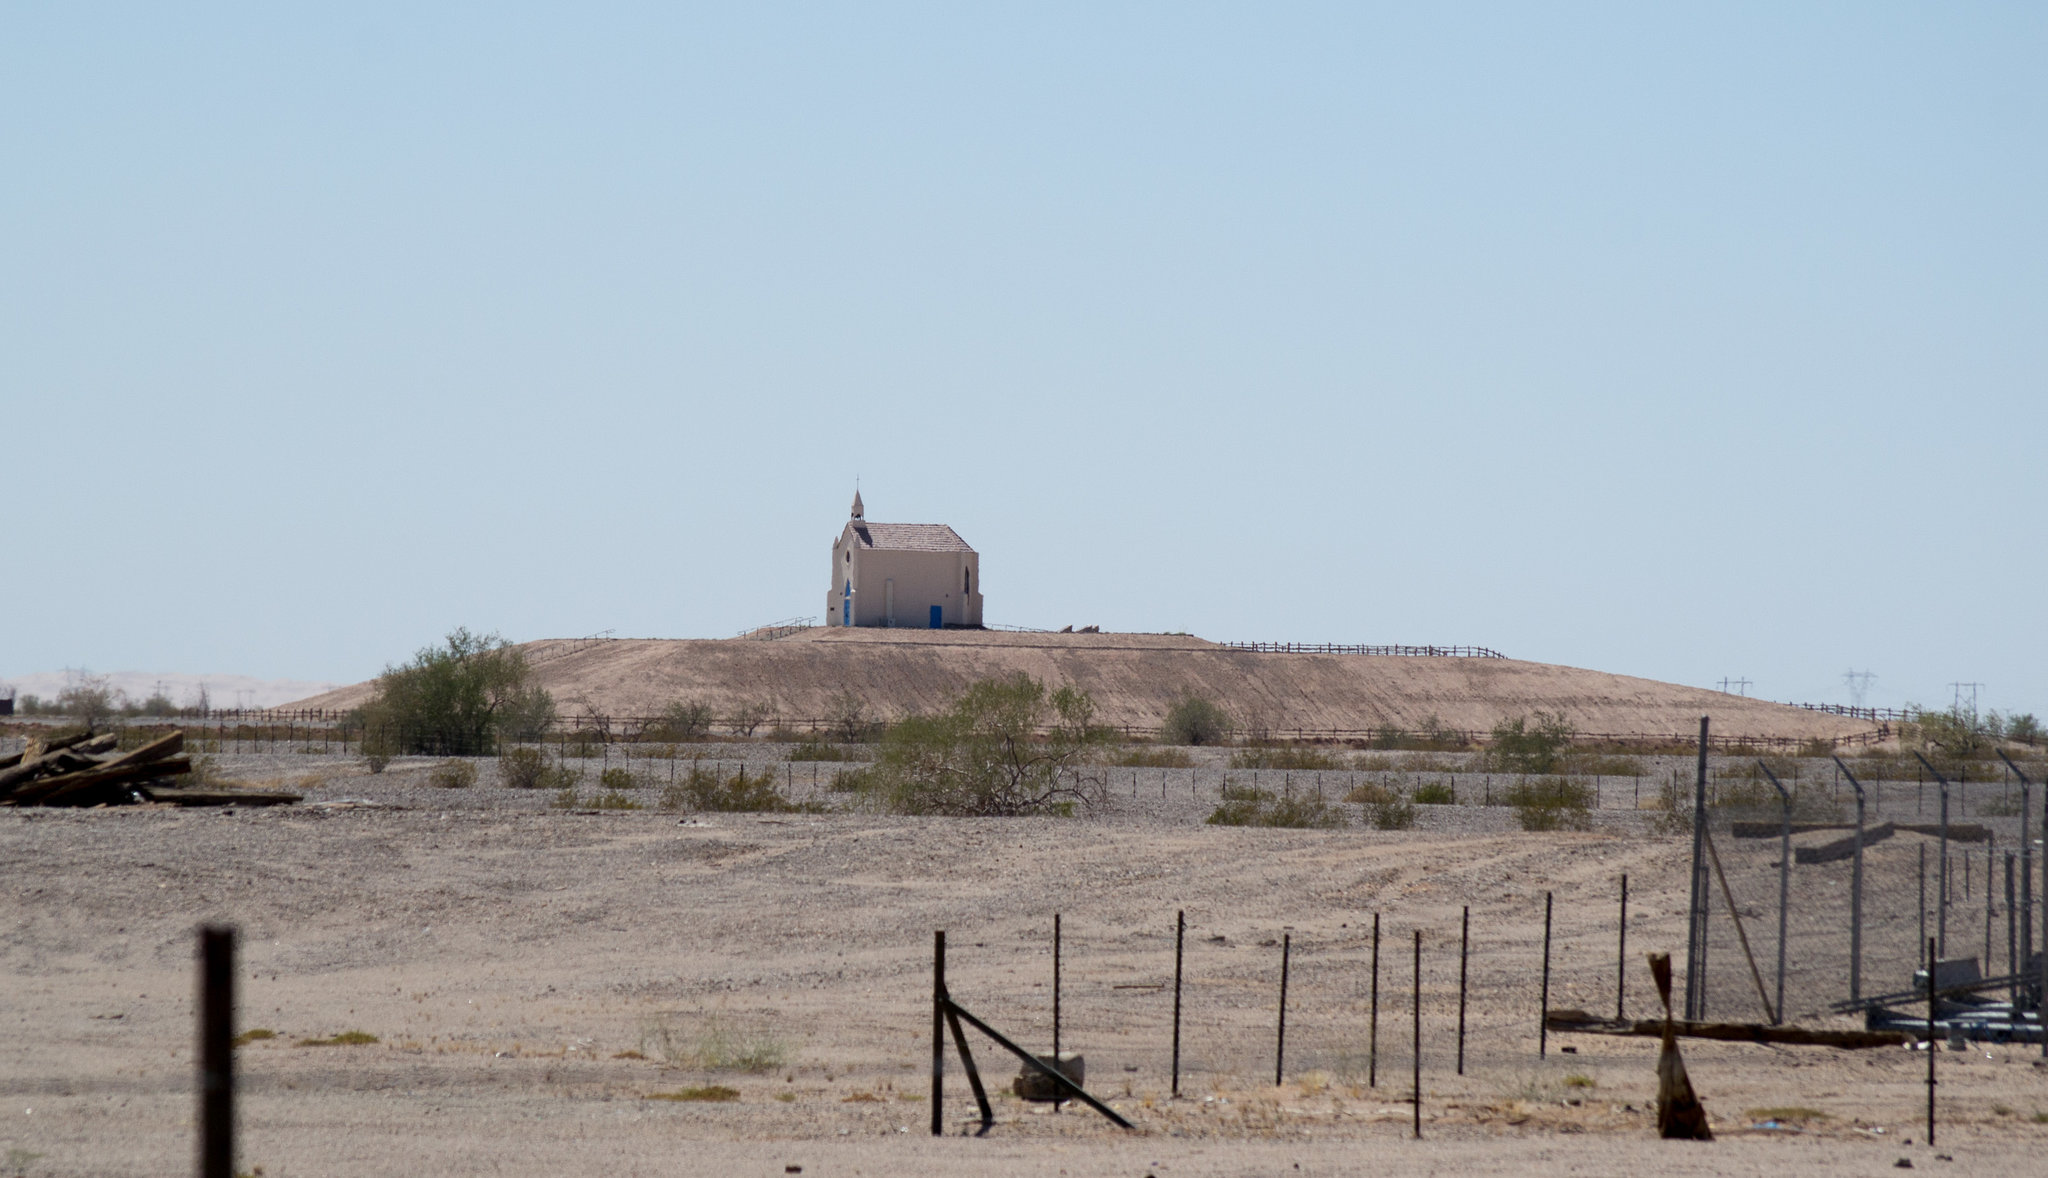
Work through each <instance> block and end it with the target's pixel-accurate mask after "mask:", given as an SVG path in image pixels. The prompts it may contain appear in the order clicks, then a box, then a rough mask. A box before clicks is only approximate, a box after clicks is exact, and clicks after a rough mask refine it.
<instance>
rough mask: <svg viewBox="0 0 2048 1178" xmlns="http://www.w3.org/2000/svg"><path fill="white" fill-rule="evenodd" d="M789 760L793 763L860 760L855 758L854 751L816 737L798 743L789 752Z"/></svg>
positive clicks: (809, 737) (806, 738)
mask: <svg viewBox="0 0 2048 1178" xmlns="http://www.w3.org/2000/svg"><path fill="white" fill-rule="evenodd" d="M789 759H790V760H792V761H853V760H858V759H859V758H857V757H855V756H854V754H853V750H851V749H848V748H846V747H844V746H842V745H836V744H833V743H832V742H831V741H829V740H819V739H818V738H817V737H815V736H807V737H805V738H804V739H803V740H801V741H798V742H797V746H796V747H795V748H793V749H791V750H789Z"/></svg>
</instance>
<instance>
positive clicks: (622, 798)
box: [584, 789, 646, 810]
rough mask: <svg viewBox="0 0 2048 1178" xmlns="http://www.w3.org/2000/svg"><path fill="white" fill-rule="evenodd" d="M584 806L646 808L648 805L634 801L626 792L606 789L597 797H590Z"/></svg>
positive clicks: (628, 808) (622, 808)
mask: <svg viewBox="0 0 2048 1178" xmlns="http://www.w3.org/2000/svg"><path fill="white" fill-rule="evenodd" d="M584 808H585V809H589V810H644V809H646V807H645V806H642V805H641V804H640V803H639V802H636V801H634V800H633V799H632V798H629V797H627V796H626V795H625V794H622V793H620V792H619V791H617V790H615V789H614V790H606V791H605V792H604V793H601V794H599V795H597V796H596V797H594V798H592V799H590V801H588V802H586V803H584Z"/></svg>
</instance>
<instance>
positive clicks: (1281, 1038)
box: [1273, 932, 1294, 1088]
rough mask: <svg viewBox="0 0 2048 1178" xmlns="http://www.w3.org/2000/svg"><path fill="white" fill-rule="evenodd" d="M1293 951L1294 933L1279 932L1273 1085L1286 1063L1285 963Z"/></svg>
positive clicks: (1275, 1084) (1276, 1086)
mask: <svg viewBox="0 0 2048 1178" xmlns="http://www.w3.org/2000/svg"><path fill="white" fill-rule="evenodd" d="M1293 952H1294V934H1293V933H1287V932H1283V933H1281V934H1280V1029H1279V1032H1278V1036H1277V1038H1276V1040H1275V1042H1274V1044H1273V1087H1275V1088H1278V1087H1279V1086H1280V1077H1281V1069H1282V1068H1284V1067H1285V1066H1286V1063H1287V965H1288V959H1289V958H1290V957H1291V956H1292V955H1293Z"/></svg>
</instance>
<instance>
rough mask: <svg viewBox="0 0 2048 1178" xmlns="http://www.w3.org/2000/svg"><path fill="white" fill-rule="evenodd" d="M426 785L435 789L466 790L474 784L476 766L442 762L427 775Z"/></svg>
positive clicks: (459, 762)
mask: <svg viewBox="0 0 2048 1178" xmlns="http://www.w3.org/2000/svg"><path fill="white" fill-rule="evenodd" d="M427 784H428V785H431V786H433V787H434V788H436V789H468V788H469V787H470V786H472V785H475V784H476V766H475V765H472V764H470V763H469V762H468V761H443V762H441V763H440V764H438V765H436V766H434V767H433V769H432V770H431V771H429V772H428V773H427Z"/></svg>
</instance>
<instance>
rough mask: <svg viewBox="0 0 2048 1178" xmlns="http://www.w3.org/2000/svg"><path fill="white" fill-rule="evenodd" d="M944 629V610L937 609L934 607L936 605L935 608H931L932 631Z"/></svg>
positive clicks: (937, 607)
mask: <svg viewBox="0 0 2048 1178" xmlns="http://www.w3.org/2000/svg"><path fill="white" fill-rule="evenodd" d="M945 627H946V613H945V610H944V609H943V608H941V607H939V606H936V605H935V606H933V607H932V629H934V630H943V629H945Z"/></svg>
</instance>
